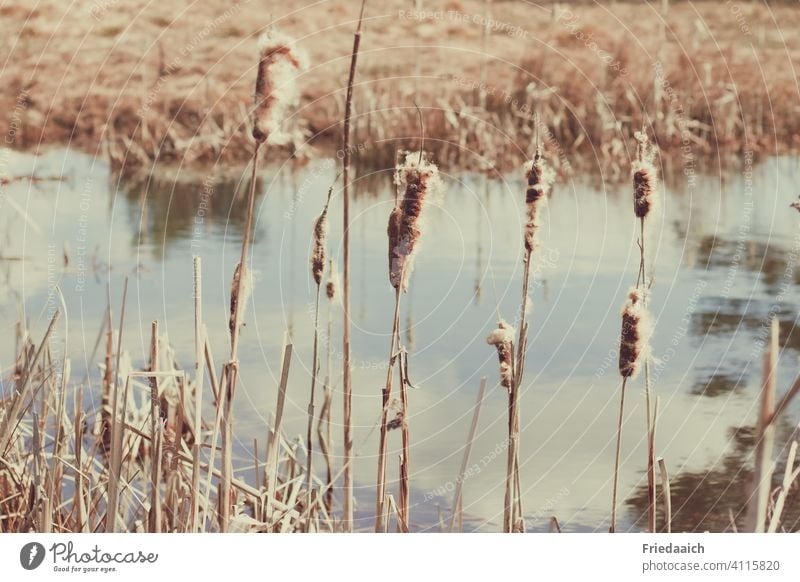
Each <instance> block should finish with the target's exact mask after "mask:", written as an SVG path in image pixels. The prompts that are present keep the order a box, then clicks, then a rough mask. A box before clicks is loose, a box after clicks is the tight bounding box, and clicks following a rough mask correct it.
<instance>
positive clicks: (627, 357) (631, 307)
mask: <svg viewBox="0 0 800 582" xmlns="http://www.w3.org/2000/svg"><path fill="white" fill-rule="evenodd" d="M651 333H652V325H651V323H650V314H649V313H648V311H647V308H646V307H645V305H644V292H643V291H641V290H640V289H631V291H630V292H629V293H628V300H627V302H626V303H625V307H624V308H623V310H622V333H621V335H620V342H619V373H620V375H621V376H622V377H623V378H632V377H635V376H636V374H638V373H639V368H640V366H641V362H642V360H644V359H646V358H647V357H648V355H649V351H650V335H651Z"/></svg>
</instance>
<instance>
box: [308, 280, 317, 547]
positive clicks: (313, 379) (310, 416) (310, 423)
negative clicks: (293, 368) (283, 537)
mask: <svg viewBox="0 0 800 582" xmlns="http://www.w3.org/2000/svg"><path fill="white" fill-rule="evenodd" d="M319 296H320V284H319V283H317V300H316V307H315V309H314V354H313V363H312V364H311V365H312V366H313V368H312V371H311V397H310V399H309V401H308V430H307V433H306V443H307V444H306V446H307V447H308V451H307V453H306V454H307V455H308V459H307V461H306V507H311V483H312V480H311V469H312V459H313V457H314V442H313V439H312V430H313V427H314V392H315V390H316V386H317V374H319V362H318V360H319V357H318V355H317V354H318V351H317V350H318V346H319ZM312 513H313V512H311V511H309V512H308V514H307V515H306V532H307V533H308V532H310V531H311V517H312Z"/></svg>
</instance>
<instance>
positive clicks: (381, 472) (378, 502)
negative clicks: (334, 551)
mask: <svg viewBox="0 0 800 582" xmlns="http://www.w3.org/2000/svg"><path fill="white" fill-rule="evenodd" d="M402 280H403V274H402V273H401V275H400V281H401V285H402ZM399 326H400V285H398V287H397V288H396V289H395V300H394V315H393V316H392V335H391V337H390V338H389V361H388V367H387V371H386V385H385V387H384V389H383V398H382V404H383V408H382V411H381V436H380V443H379V445H378V479H377V487H376V489H377V491H376V494H375V532H376V533H380V532H382V531H383V530H384V523H383V518H384V501H385V497H386V446H387V433H388V432H389V427H388V415H389V402H390V400H391V397H392V380H393V377H394V360H395V358H394V356H395V349H396V347H397V343H399V337H398V333H397V330H398V328H399ZM395 340H398V342H396V341H395Z"/></svg>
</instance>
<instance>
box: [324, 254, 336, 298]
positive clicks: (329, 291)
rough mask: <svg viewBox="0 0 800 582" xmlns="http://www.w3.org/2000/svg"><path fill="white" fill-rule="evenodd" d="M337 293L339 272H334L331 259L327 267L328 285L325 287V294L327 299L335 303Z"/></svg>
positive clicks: (333, 264) (334, 268)
mask: <svg viewBox="0 0 800 582" xmlns="http://www.w3.org/2000/svg"><path fill="white" fill-rule="evenodd" d="M338 292H339V271H337V270H336V263H335V262H334V261H333V259H331V260H330V263H329V265H328V283H327V284H326V285H325V294H326V295H327V296H328V299H329V300H331V301H335V300H336V299H337V298H338V297H337V293H338Z"/></svg>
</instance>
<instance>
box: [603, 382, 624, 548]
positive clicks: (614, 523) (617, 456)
mask: <svg viewBox="0 0 800 582" xmlns="http://www.w3.org/2000/svg"><path fill="white" fill-rule="evenodd" d="M627 383H628V378H627V377H623V378H622V387H621V388H620V392H619V394H620V395H619V419H618V420H617V446H616V448H615V449H614V484H613V485H612V488H611V527H609V529H608V532H609V533H615V532H616V531H617V487H618V485H619V461H620V451H621V448H622V421H623V415H624V413H625V387H626V385H627Z"/></svg>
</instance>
